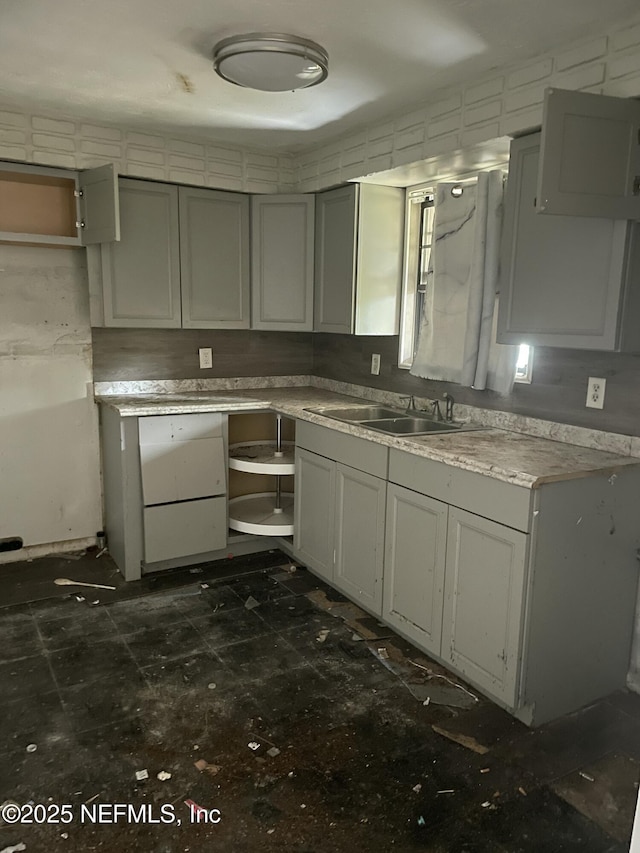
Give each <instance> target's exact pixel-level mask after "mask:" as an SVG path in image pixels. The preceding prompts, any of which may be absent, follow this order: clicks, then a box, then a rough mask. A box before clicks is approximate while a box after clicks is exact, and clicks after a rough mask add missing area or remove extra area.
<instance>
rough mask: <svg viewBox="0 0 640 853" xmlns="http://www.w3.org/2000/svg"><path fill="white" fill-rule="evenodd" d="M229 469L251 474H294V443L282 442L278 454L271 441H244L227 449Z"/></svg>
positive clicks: (274, 444)
mask: <svg viewBox="0 0 640 853" xmlns="http://www.w3.org/2000/svg"><path fill="white" fill-rule="evenodd" d="M229 468H233V469H234V470H236V471H248V472H250V473H253V474H275V475H276V476H280V475H284V474H293V473H294V472H295V461H294V443H293V442H292V441H283V442H282V451H281V453H280V454H278V452H277V449H276V443H275V442H272V441H244V442H242V443H240V444H232V445H231V446H230V447H229Z"/></svg>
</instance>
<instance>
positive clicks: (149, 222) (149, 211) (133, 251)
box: [102, 178, 180, 328]
mask: <svg viewBox="0 0 640 853" xmlns="http://www.w3.org/2000/svg"><path fill="white" fill-rule="evenodd" d="M120 217H121V221H122V239H121V240H120V242H118V243H107V244H105V245H103V247H102V276H103V288H104V291H103V292H104V323H105V326H137V327H158V328H179V327H180V260H179V255H180V252H179V247H178V191H177V188H176V187H172V186H169V185H168V184H155V183H151V182H149V181H135V180H131V179H128V178H123V179H121V181H120Z"/></svg>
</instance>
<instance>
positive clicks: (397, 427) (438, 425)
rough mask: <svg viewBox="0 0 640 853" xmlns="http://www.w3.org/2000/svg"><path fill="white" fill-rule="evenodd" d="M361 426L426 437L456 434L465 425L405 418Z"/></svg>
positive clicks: (390, 433) (366, 423) (394, 433)
mask: <svg viewBox="0 0 640 853" xmlns="http://www.w3.org/2000/svg"><path fill="white" fill-rule="evenodd" d="M360 426H363V427H368V428H369V429H375V430H378V432H386V433H388V434H389V435H426V434H427V433H433V432H456V431H457V430H459V429H461V428H462V426H463V425H462V424H453V423H447V422H444V421H432V420H430V419H429V418H414V417H409V416H404V417H398V418H394V419H387V420H385V419H380V420H371V421H361V422H360Z"/></svg>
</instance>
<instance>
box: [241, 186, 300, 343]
mask: <svg viewBox="0 0 640 853" xmlns="http://www.w3.org/2000/svg"><path fill="white" fill-rule="evenodd" d="M314 211H315V199H314V196H312V195H264V196H254V197H253V198H252V199H251V328H252V329H270V330H274V331H282V332H286V331H300V332H309V331H311V330H312V328H313V246H314Z"/></svg>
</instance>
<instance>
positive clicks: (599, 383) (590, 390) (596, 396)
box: [586, 376, 607, 409]
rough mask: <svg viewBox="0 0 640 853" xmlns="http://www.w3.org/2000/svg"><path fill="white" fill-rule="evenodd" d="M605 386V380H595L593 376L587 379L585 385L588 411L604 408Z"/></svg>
mask: <svg viewBox="0 0 640 853" xmlns="http://www.w3.org/2000/svg"><path fill="white" fill-rule="evenodd" d="M606 385H607V380H606V379H597V378H595V377H594V376H590V377H589V384H588V385H587V403H586V405H587V407H588V408H590V409H603V408H604V389H605V387H606Z"/></svg>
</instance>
